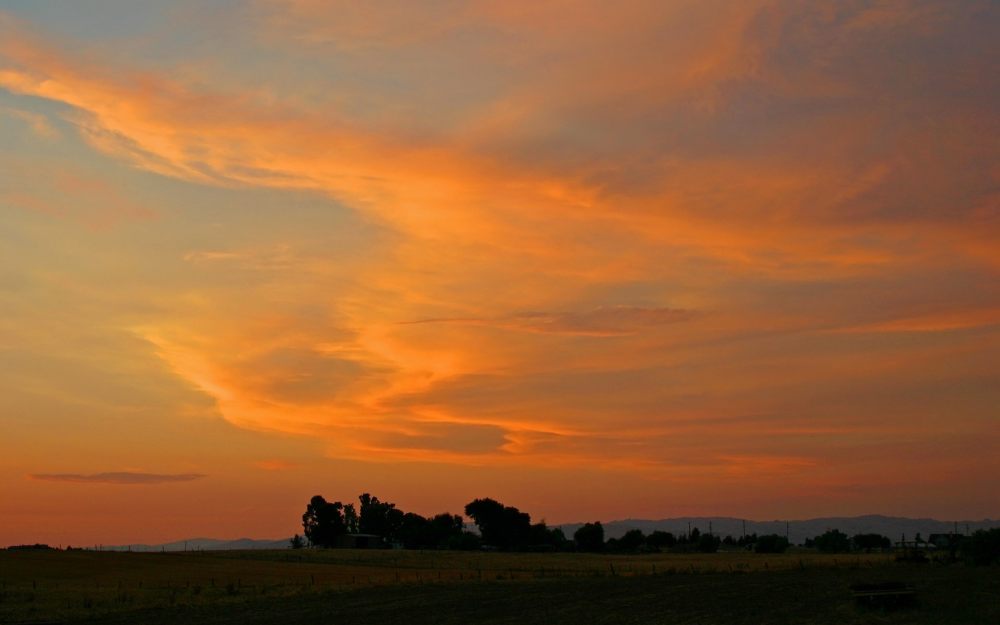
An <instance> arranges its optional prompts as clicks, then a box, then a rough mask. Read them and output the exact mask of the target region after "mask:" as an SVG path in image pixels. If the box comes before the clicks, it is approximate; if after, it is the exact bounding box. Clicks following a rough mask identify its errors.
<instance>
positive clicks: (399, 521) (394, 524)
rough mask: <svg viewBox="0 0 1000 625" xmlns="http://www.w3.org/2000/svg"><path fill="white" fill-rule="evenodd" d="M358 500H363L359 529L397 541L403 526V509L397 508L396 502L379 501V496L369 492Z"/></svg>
mask: <svg viewBox="0 0 1000 625" xmlns="http://www.w3.org/2000/svg"><path fill="white" fill-rule="evenodd" d="M358 500H359V501H360V502H361V513H360V515H359V516H358V531H360V532H361V533H362V534H375V535H376V536H381V537H382V539H383V540H385V541H389V542H392V541H395V540H396V539H397V538H398V537H399V536H398V535H399V530H400V529H401V528H402V526H403V517H404V516H405V515H404V513H403V511H402V510H399V509H397V508H396V504H394V503H389V502H387V501H379V499H378V497H374V496H372V495H370V494H368V493H364V494H362V495H361V496H360V497H358Z"/></svg>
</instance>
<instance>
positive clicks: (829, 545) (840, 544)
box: [806, 530, 851, 553]
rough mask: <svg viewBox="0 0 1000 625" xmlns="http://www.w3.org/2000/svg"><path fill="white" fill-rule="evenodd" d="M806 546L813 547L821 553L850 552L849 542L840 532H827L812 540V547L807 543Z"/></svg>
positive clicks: (845, 535)
mask: <svg viewBox="0 0 1000 625" xmlns="http://www.w3.org/2000/svg"><path fill="white" fill-rule="evenodd" d="M806 546H807V547H809V546H815V547H816V549H819V550H820V551H822V552H823V553H847V552H848V551H850V550H851V540H850V539H849V538H848V537H847V534H845V533H843V532H841V531H840V530H828V531H826V532H824V533H822V534H820V535H819V536H817V537H816V538H814V539H813V540H812V545H810V544H809V541H807V542H806Z"/></svg>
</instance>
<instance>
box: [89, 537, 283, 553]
mask: <svg viewBox="0 0 1000 625" xmlns="http://www.w3.org/2000/svg"><path fill="white" fill-rule="evenodd" d="M290 540H291V538H283V539H280V540H259V539H255V538H237V539H236V540H219V539H216V538H190V539H188V540H178V541H175V542H172V543H163V544H159V545H112V546H108V545H104V546H102V547H101V549H102V550H104V551H232V550H235V549H287V548H288V547H289V541H290Z"/></svg>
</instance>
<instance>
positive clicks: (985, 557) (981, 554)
mask: <svg viewBox="0 0 1000 625" xmlns="http://www.w3.org/2000/svg"><path fill="white" fill-rule="evenodd" d="M962 556H963V557H964V558H965V560H966V562H968V563H970V564H974V565H977V566H988V565H990V564H993V563H994V562H1000V528H993V529H991V530H976V531H975V533H973V534H972V536H970V537H969V538H967V539H966V540H964V541H962Z"/></svg>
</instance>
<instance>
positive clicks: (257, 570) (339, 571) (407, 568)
mask: <svg viewBox="0 0 1000 625" xmlns="http://www.w3.org/2000/svg"><path fill="white" fill-rule="evenodd" d="M887 566H891V557H890V556H887V555H881V554H872V555H851V556H846V555H840V556H829V555H821V554H815V553H788V554H781V555H764V554H753V553H746V552H738V553H717V554H649V555H639V556H627V555H598V554H571V553H554V554H507V553H481V552H447V551H367V550H329V551H312V550H302V551H291V550H287V551H243V552H188V553H166V554H157V553H109V552H103V553H96V552H82V551H74V552H44V551H43V552H20V551H5V552H0V622H8V623H9V622H30V621H51V620H67V619H70V620H72V619H78V618H87V617H92V616H95V615H108V614H114V613H127V612H134V611H136V610H145V609H150V608H171V607H177V606H194V607H198V606H214V605H223V606H224V605H232V606H237V605H240V604H244V603H247V602H251V603H252V602H258V601H260V600H266V599H270V598H281V597H309V596H316V595H321V594H323V593H328V592H330V591H338V592H339V591H350V590H357V589H363V588H371V587H373V586H378V587H385V586H414V585H428V584H433V585H436V586H441V585H452V586H453V585H455V584H479V583H480V582H497V581H504V582H509V581H511V580H514V581H517V582H529V581H532V580H572V579H580V578H583V579H588V580H599V579H602V578H607V579H612V578H628V577H650V576H665V575H669V576H675V575H684V576H692V575H701V574H720V573H724V574H730V573H732V574H739V573H745V572H760V573H763V572H778V571H789V570H803V571H812V570H827V569H843V570H873V569H878V568H884V567H887Z"/></svg>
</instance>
